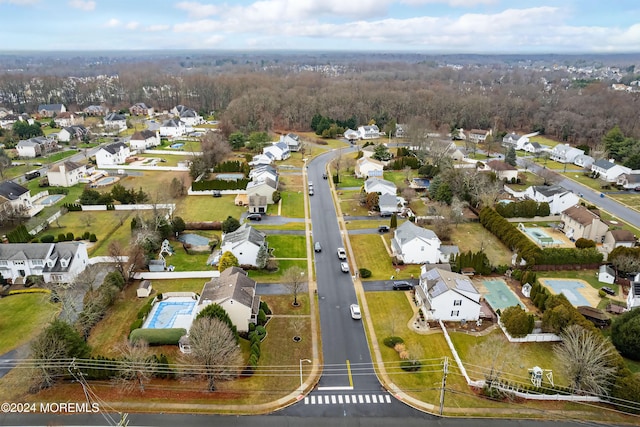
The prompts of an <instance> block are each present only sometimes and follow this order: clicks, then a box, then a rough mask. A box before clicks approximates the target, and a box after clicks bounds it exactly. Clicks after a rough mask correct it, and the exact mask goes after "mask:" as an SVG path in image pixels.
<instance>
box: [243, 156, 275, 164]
mask: <svg viewBox="0 0 640 427" xmlns="http://www.w3.org/2000/svg"><path fill="white" fill-rule="evenodd" d="M273 160H274V158H273V154H271V153H264V154H257V155H255V156H253V159H252V160H251V161H250V162H249V166H262V165H270V164H271V163H273Z"/></svg>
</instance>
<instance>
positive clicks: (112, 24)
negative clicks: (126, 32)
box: [104, 18, 121, 28]
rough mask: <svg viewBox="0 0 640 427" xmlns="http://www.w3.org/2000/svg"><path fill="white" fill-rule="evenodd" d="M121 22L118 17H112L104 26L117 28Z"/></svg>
mask: <svg viewBox="0 0 640 427" xmlns="http://www.w3.org/2000/svg"><path fill="white" fill-rule="evenodd" d="M120 24H121V22H120V20H118V19H116V18H111V19H109V20H108V21H107V22H106V23H105V24H104V26H105V27H107V28H115V27H119V26H120Z"/></svg>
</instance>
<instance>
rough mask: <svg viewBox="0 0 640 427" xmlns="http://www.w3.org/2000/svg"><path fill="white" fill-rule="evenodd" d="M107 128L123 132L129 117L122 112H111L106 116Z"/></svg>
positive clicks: (105, 124)
mask: <svg viewBox="0 0 640 427" xmlns="http://www.w3.org/2000/svg"><path fill="white" fill-rule="evenodd" d="M104 127H105V129H109V130H115V131H117V132H122V131H123V130H126V129H127V117H126V116H125V115H124V114H120V113H109V114H107V115H106V116H105V117H104Z"/></svg>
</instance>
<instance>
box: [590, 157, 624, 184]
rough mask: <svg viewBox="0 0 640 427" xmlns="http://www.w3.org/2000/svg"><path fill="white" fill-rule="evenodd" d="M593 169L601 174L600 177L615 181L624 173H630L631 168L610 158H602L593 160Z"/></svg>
mask: <svg viewBox="0 0 640 427" xmlns="http://www.w3.org/2000/svg"><path fill="white" fill-rule="evenodd" d="M591 171H592V172H596V173H598V174H599V175H600V179H602V180H604V181H607V182H615V181H617V180H618V177H619V176H620V175H622V174H630V173H631V168H628V167H626V166H622V165H618V164H616V163H614V162H612V161H610V160H605V159H600V160H596V161H595V162H593V164H592V165H591Z"/></svg>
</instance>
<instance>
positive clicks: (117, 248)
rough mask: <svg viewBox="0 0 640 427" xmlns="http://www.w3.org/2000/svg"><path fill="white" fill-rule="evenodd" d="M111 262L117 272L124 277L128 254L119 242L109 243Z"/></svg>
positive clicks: (108, 249)
mask: <svg viewBox="0 0 640 427" xmlns="http://www.w3.org/2000/svg"><path fill="white" fill-rule="evenodd" d="M107 251H108V253H109V257H110V258H111V262H112V263H113V264H114V265H115V267H116V270H118V271H119V272H120V274H121V275H122V277H125V276H124V271H125V264H126V256H127V254H126V252H125V248H124V247H123V246H122V244H120V242H118V241H117V240H113V241H111V242H110V243H109V247H108V248H107Z"/></svg>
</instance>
